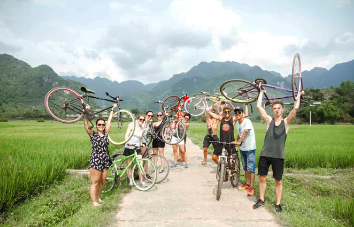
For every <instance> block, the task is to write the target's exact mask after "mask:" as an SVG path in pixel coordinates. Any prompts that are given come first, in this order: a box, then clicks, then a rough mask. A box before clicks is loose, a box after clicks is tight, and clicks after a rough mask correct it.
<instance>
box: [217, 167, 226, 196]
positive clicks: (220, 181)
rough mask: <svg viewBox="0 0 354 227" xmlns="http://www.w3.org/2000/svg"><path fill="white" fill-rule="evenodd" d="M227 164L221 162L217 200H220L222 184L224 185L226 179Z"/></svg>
mask: <svg viewBox="0 0 354 227" xmlns="http://www.w3.org/2000/svg"><path fill="white" fill-rule="evenodd" d="M224 175H225V163H224V162H223V161H221V162H220V175H219V179H218V188H217V190H216V200H219V199H220V196H221V189H222V184H223V183H224V178H225V176H224Z"/></svg>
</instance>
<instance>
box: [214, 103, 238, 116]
mask: <svg viewBox="0 0 354 227" xmlns="http://www.w3.org/2000/svg"><path fill="white" fill-rule="evenodd" d="M225 106H228V107H230V108H231V112H233V110H234V109H235V107H234V106H233V105H232V104H231V103H230V102H225V104H221V102H219V103H218V107H217V109H218V113H219V115H220V114H223V109H224V107H225Z"/></svg>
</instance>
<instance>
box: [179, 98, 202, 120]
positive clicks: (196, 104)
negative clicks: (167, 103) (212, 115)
mask: <svg viewBox="0 0 354 227" xmlns="http://www.w3.org/2000/svg"><path fill="white" fill-rule="evenodd" d="M205 108H206V107H205V102H204V100H203V99H200V98H195V97H192V98H189V99H188V100H187V102H186V105H185V106H184V109H185V110H186V111H187V112H188V113H190V114H191V115H192V116H195V117H197V116H200V115H202V114H203V113H204V111H205Z"/></svg>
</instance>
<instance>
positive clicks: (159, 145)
mask: <svg viewBox="0 0 354 227" xmlns="http://www.w3.org/2000/svg"><path fill="white" fill-rule="evenodd" d="M164 147H165V142H162V141H160V140H157V139H154V140H153V141H152V148H164Z"/></svg>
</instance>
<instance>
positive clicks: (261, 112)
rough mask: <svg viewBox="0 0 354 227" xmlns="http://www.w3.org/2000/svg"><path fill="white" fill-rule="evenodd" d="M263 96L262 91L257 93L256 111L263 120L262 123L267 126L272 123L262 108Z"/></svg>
mask: <svg viewBox="0 0 354 227" xmlns="http://www.w3.org/2000/svg"><path fill="white" fill-rule="evenodd" d="M263 94H264V90H262V89H261V91H260V92H259V96H258V100H257V109H258V112H259V115H261V118H262V119H263V121H264V122H265V123H267V125H269V124H270V122H271V121H272V117H271V116H269V115H268V114H267V112H266V111H265V109H264V108H263V107H262V100H263Z"/></svg>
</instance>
